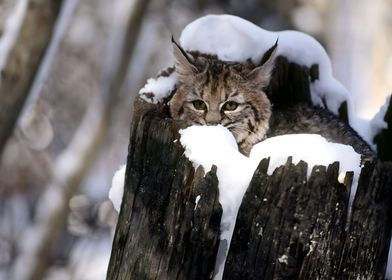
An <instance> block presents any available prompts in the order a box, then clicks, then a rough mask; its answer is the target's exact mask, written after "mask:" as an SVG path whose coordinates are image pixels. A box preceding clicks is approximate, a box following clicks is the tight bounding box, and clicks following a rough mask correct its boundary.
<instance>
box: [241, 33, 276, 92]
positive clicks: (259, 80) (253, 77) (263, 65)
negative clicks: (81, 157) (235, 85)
mask: <svg viewBox="0 0 392 280" xmlns="http://www.w3.org/2000/svg"><path fill="white" fill-rule="evenodd" d="M278 40H279V39H277V40H276V42H275V44H274V45H273V46H272V47H271V48H269V49H268V50H267V51H266V52H265V54H264V55H263V58H262V59H261V62H260V65H259V66H257V67H256V68H255V69H253V70H252V71H251V72H250V73H249V74H248V75H247V80H248V81H249V82H250V83H252V84H253V85H254V86H255V87H257V88H264V87H266V86H268V85H269V82H270V80H271V75H272V71H273V70H274V67H275V58H276V51H277V48H278Z"/></svg>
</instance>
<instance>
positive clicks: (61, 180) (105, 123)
mask: <svg viewBox="0 0 392 280" xmlns="http://www.w3.org/2000/svg"><path fill="white" fill-rule="evenodd" d="M148 4H149V1H147V0H138V1H135V2H134V5H133V6H131V7H130V11H129V12H130V14H129V18H128V22H126V30H125V31H124V32H125V33H124V34H122V35H123V36H122V38H121V39H122V40H121V39H120V40H121V44H118V46H119V48H120V49H114V50H113V49H108V56H110V55H111V54H113V53H114V54H115V57H116V58H117V59H115V61H110V63H108V64H104V65H103V67H102V77H101V81H100V82H101V85H100V86H101V87H100V91H99V92H98V94H97V95H96V97H95V98H94V100H93V101H92V102H91V103H90V104H89V107H88V109H87V112H86V113H85V116H84V117H83V119H82V121H81V124H80V126H79V127H78V129H77V131H76V133H75V135H74V136H73V139H72V140H71V142H70V143H69V145H68V146H67V148H66V149H65V150H64V151H62V153H61V154H60V155H59V156H58V158H57V159H56V161H55V164H54V167H53V174H54V175H53V179H52V181H51V183H50V185H48V187H47V191H46V192H45V193H44V194H43V195H42V198H41V199H42V203H41V204H43V205H44V204H46V205H45V206H44V207H46V208H47V209H49V210H50V211H47V212H46V213H41V214H42V215H41V216H38V217H37V224H36V225H35V229H38V231H36V232H33V233H35V234H36V237H35V238H36V240H37V244H34V246H33V249H31V250H30V251H29V252H27V254H26V255H22V256H21V257H20V259H19V260H18V264H17V265H16V266H15V267H16V269H18V268H20V266H23V265H24V264H25V263H28V264H30V265H29V266H28V267H27V268H25V274H24V275H23V279H26V280H27V279H29V280H40V279H43V278H44V277H45V274H46V272H47V269H48V268H49V266H50V265H51V259H52V256H53V251H54V250H55V247H56V243H57V242H59V240H60V238H61V234H62V232H63V231H64V230H66V224H67V217H68V214H69V200H70V199H71V198H72V196H74V195H75V194H76V193H77V192H78V191H79V190H80V188H81V186H82V182H83V179H84V178H85V175H86V173H87V171H88V170H89V169H90V168H91V165H92V164H93V162H94V158H95V156H96V155H97V154H98V152H99V151H100V146H101V145H102V143H103V142H104V140H105V136H106V135H107V131H108V129H109V125H110V122H111V120H112V117H113V114H114V112H115V110H113V104H116V103H117V102H118V98H119V96H120V89H121V86H122V85H123V83H124V81H125V79H126V75H127V70H128V68H129V64H130V63H131V57H132V54H133V50H134V47H135V45H136V42H137V38H138V36H139V31H140V28H141V26H142V22H143V15H144V14H145V12H146V10H147V7H148ZM111 39H112V40H117V39H119V38H117V37H116V38H111ZM116 43H118V42H116ZM108 46H112V45H110V44H108ZM112 57H113V56H112ZM70 162H71V163H72V164H70ZM53 197H56V198H58V199H59V201H58V203H57V204H56V205H53V202H52V201H51V200H53ZM43 205H41V207H43Z"/></svg>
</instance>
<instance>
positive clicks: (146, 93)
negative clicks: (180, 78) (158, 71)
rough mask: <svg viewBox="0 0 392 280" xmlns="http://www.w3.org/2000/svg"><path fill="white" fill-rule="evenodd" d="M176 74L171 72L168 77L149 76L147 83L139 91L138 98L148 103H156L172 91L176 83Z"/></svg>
mask: <svg viewBox="0 0 392 280" xmlns="http://www.w3.org/2000/svg"><path fill="white" fill-rule="evenodd" d="M176 81H177V80H176V75H175V73H172V74H171V75H169V76H168V77H163V76H161V77H158V78H156V79H153V78H150V79H148V80H147V84H146V85H145V86H144V87H143V88H142V89H141V90H140V91H139V95H140V98H141V99H143V100H144V101H147V102H149V103H153V104H157V103H159V102H160V101H162V100H163V99H164V98H165V97H168V96H169V94H170V93H171V92H172V91H173V89H174V87H175V85H176Z"/></svg>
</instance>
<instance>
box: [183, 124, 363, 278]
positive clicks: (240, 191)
mask: <svg viewBox="0 0 392 280" xmlns="http://www.w3.org/2000/svg"><path fill="white" fill-rule="evenodd" d="M180 134H181V138H180V142H181V144H182V145H183V146H184V148H185V155H186V156H187V157H188V158H189V159H190V160H191V161H192V162H193V164H194V166H195V167H197V166H199V165H202V166H203V168H204V169H205V170H206V172H208V171H209V170H210V169H211V167H212V165H216V166H217V177H218V180H219V186H218V187H219V202H220V203H221V205H222V209H223V213H222V220H221V236H220V239H221V243H220V244H225V245H222V246H225V248H224V249H222V248H220V249H219V251H223V252H222V254H221V255H219V253H218V260H217V264H216V272H217V273H216V276H215V278H214V279H221V277H222V273H223V264H224V263H225V258H226V255H227V250H228V246H227V244H230V241H231V237H232V234H233V230H234V225H235V220H236V217H237V213H238V209H239V207H240V204H241V201H242V198H243V196H244V194H245V192H246V189H247V188H248V185H249V183H250V181H251V179H252V176H253V173H254V171H255V170H256V168H257V166H258V164H259V162H260V160H262V159H263V158H267V157H270V165H269V168H268V174H272V172H273V171H274V170H275V168H277V167H279V166H280V165H282V164H284V163H286V161H287V158H288V157H289V156H292V157H293V163H298V162H299V161H300V160H304V161H306V162H307V163H308V164H309V166H308V176H309V175H310V170H311V169H312V168H313V166H314V165H325V166H328V165H329V164H331V163H333V162H335V161H339V162H340V169H339V173H344V172H347V171H354V182H353V187H352V195H351V201H352V198H353V197H354V194H355V191H356V186H357V183H358V176H359V174H360V169H361V168H360V155H359V154H357V153H356V152H355V151H354V149H353V148H352V147H351V146H347V145H343V144H337V143H330V142H328V141H327V140H326V139H325V138H323V137H321V136H320V135H314V134H292V135H283V136H277V137H272V138H269V139H266V140H265V141H263V142H260V143H258V144H256V145H255V146H254V147H253V149H252V151H251V153H250V156H249V158H248V157H246V156H244V155H242V154H241V153H240V152H239V151H238V148H237V144H236V142H235V139H234V137H233V135H232V134H231V133H230V131H229V130H227V129H226V128H225V127H223V126H221V125H218V126H191V127H188V128H186V129H183V130H181V131H180ZM340 177H342V178H343V179H344V176H340ZM222 241H225V242H222Z"/></svg>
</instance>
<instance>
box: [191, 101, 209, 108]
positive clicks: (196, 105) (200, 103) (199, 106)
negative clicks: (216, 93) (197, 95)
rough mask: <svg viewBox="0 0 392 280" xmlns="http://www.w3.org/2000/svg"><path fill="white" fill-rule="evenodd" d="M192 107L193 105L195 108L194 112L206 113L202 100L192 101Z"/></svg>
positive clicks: (205, 106)
mask: <svg viewBox="0 0 392 280" xmlns="http://www.w3.org/2000/svg"><path fill="white" fill-rule="evenodd" d="M192 105H193V107H195V109H196V110H199V111H206V110H207V105H206V103H205V102H204V101H203V100H200V99H198V100H194V101H192Z"/></svg>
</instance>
